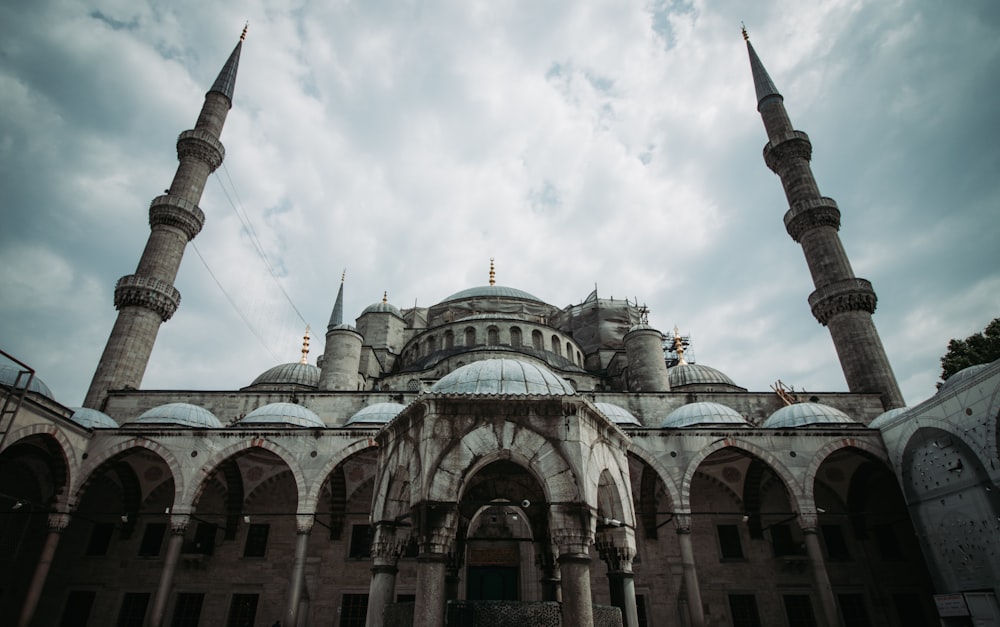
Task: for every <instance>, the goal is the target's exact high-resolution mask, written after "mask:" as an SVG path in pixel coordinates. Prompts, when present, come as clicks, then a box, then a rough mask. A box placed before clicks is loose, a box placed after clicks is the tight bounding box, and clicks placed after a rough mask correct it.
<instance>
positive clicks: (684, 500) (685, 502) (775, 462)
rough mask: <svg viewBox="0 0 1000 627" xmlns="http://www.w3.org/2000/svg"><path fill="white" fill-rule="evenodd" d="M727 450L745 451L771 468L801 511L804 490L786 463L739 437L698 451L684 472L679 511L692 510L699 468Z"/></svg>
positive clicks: (714, 443)
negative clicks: (709, 458) (712, 456)
mask: <svg viewBox="0 0 1000 627" xmlns="http://www.w3.org/2000/svg"><path fill="white" fill-rule="evenodd" d="M727 448H733V449H737V450H740V451H743V452H744V453H748V454H750V455H752V456H753V457H756V458H757V459H759V460H761V461H762V462H764V463H765V464H767V466H769V467H770V469H771V470H772V471H773V472H774V473H775V475H777V477H778V478H779V479H780V480H781V482H782V483H783V484H784V486H785V489H786V491H787V492H788V498H789V502H790V504H791V506H792V508H793V509H794V510H795V511H799V508H800V500H801V497H802V495H803V490H802V486H801V485H800V483H799V482H798V481H797V480H796V479H795V475H794V474H793V473H792V472H791V471H790V470H789V469H788V467H787V466H785V464H784V463H782V462H781V460H779V459H778V458H777V456H776V455H775V454H774V453H772V452H771V451H769V450H767V449H764V448H761V447H760V446H758V445H757V444H754V443H753V442H749V441H747V440H744V439H742V438H738V437H728V438H722V439H720V440H716V441H715V442H712V443H711V444H709V445H708V446H706V447H704V448H703V449H701V450H700V451H698V453H697V454H696V455H695V456H694V457H692V458H691V460H690V461H689V462H688V466H687V468H686V469H685V470H684V478H683V480H682V481H681V486H680V501H679V502H678V506H679V507H678V509H680V510H681V511H690V510H691V481H692V480H693V479H694V474H695V472H697V470H698V467H699V466H701V463H702V462H703V461H705V459H706V458H707V457H708V456H709V455H711V454H712V453H715V452H717V451H721V450H723V449H727Z"/></svg>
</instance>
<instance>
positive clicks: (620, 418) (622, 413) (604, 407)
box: [594, 403, 642, 427]
mask: <svg viewBox="0 0 1000 627" xmlns="http://www.w3.org/2000/svg"><path fill="white" fill-rule="evenodd" d="M594 407H596V408H597V409H599V410H600V411H601V413H602V414H604V415H605V416H607V417H608V418H610V419H611V422H613V423H615V424H616V425H625V426H628V425H634V426H639V427H641V426H642V423H641V422H639V419H638V418H636V417H635V416H634V415H632V412H630V411H629V410H627V409H625V408H624V407H621V406H619V405H615V404H614V403H594Z"/></svg>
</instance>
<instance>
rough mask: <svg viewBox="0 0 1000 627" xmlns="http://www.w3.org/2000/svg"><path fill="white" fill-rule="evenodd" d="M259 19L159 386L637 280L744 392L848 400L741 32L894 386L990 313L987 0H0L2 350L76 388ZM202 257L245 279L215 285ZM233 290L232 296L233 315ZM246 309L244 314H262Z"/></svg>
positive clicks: (62, 395) (998, 47) (993, 97)
mask: <svg viewBox="0 0 1000 627" xmlns="http://www.w3.org/2000/svg"><path fill="white" fill-rule="evenodd" d="M244 20H249V22H250V34H249V37H248V39H247V42H246V44H245V45H244V49H243V56H242V61H241V65H240V73H239V77H238V80H237V85H236V95H235V103H234V107H233V109H232V111H231V112H230V115H229V119H228V121H227V123H226V127H225V130H224V131H223V135H222V141H223V143H224V144H225V146H226V149H227V158H226V162H225V167H224V168H220V170H219V171H218V172H217V173H216V174H215V175H213V176H212V177H211V179H210V180H209V182H208V185H207V188H206V192H205V195H204V197H203V198H202V202H201V207H202V208H203V209H204V211H205V213H206V214H207V222H206V226H205V229H204V230H203V231H202V233H201V234H200V235H199V236H198V237H197V238H196V239H195V240H194V245H195V246H196V247H197V251H196V250H195V248H193V247H192V246H190V245H189V247H188V249H187V253H186V254H185V259H184V262H183V264H182V266H181V271H180V275H179V277H178V280H177V283H176V286H177V288H178V289H179V290H180V292H181V294H182V295H183V302H182V304H181V307H180V309H179V310H178V312H177V314H176V315H175V316H174V318H173V319H172V320H171V321H169V322H168V323H166V324H165V325H163V327H162V328H161V330H160V335H159V338H158V341H157V344H156V348H155V349H154V351H153V355H152V358H151V360H150V364H149V368H148V369H147V372H146V377H145V379H144V382H143V387H145V388H148V389H159V388H180V389H235V388H239V387H242V386H244V385H247V384H249V383H250V381H251V380H252V379H253V378H254V377H255V376H256V375H257V374H258V373H260V372H261V371H263V370H265V369H266V368H268V367H270V366H272V365H274V364H276V363H282V362H291V361H296V360H297V358H298V356H299V348H300V341H301V339H300V338H301V335H302V332H303V327H304V324H303V323H302V322H301V321H300V320H299V319H298V316H297V314H296V313H295V311H294V310H293V308H292V307H291V306H290V305H289V304H288V302H287V301H286V300H285V297H284V296H283V295H282V292H281V289H279V287H278V285H277V284H276V282H275V281H274V280H273V279H272V278H271V277H270V276H269V274H268V271H267V269H266V268H265V266H264V264H263V262H262V261H261V260H260V258H259V257H258V256H257V254H256V252H255V251H254V248H253V246H252V244H251V238H250V237H249V236H248V234H247V231H246V230H245V229H244V228H243V226H242V223H241V220H240V218H239V216H238V215H237V213H236V211H235V210H234V208H233V206H234V205H235V206H237V207H238V208H239V209H240V210H241V211H245V212H246V214H247V215H248V216H249V219H250V221H251V222H252V224H253V226H254V228H255V230H256V234H257V237H258V238H259V240H260V242H261V244H262V245H263V247H264V249H265V251H266V254H267V256H268V258H269V262H270V263H271V265H272V266H273V267H274V270H275V273H276V274H277V276H278V277H279V278H278V282H280V286H281V288H283V290H284V291H285V292H286V293H287V294H288V295H289V297H290V299H291V300H292V301H293V302H294V304H295V307H296V308H297V309H298V310H299V311H300V312H301V314H302V316H303V317H304V318H305V319H306V321H307V322H309V323H310V324H311V325H312V327H313V329H314V330H315V331H316V332H315V333H314V339H313V344H312V353H311V355H310V358H311V361H314V360H315V357H316V356H317V355H319V354H321V352H322V345H323V340H322V331H323V329H324V328H325V325H326V321H327V319H328V317H329V314H330V309H331V306H332V304H333V299H334V295H335V293H336V289H337V286H338V283H339V280H340V274H341V271H342V270H343V269H344V268H346V269H347V283H346V290H345V296H346V298H345V301H346V302H345V317H346V318H348V319H349V320H352V319H353V318H354V317H355V316H356V315H357V314H358V313H360V311H361V310H362V309H363V308H364V307H365V306H367V305H368V304H371V303H373V302H377V301H379V300H380V299H381V297H382V293H383V290H386V291H388V294H389V301H390V302H391V303H393V304H395V305H397V306H399V307H409V306H412V305H413V304H414V302H416V303H418V304H419V305H421V306H429V305H431V304H433V303H435V302H438V301H440V300H441V299H443V298H444V297H446V296H448V295H449V294H451V293H453V292H456V291H458V290H461V289H464V288H467V287H471V286H475V285H483V284H485V283H486V281H487V271H488V267H489V258H490V257H495V258H496V263H497V278H498V283H500V284H502V285H509V286H513V287H517V288H520V289H523V290H526V291H528V292H531V293H533V294H535V295H537V296H538V297H540V298H542V299H543V300H545V301H547V302H549V303H552V304H555V305H558V306H565V305H568V304H571V303H577V302H580V301H581V300H583V299H584V298H585V297H586V295H587V294H588V293H589V292H590V291H591V290H592V289H593V288H594V284H595V283H596V284H597V286H598V291H599V293H600V295H601V296H602V297H611V296H613V297H615V298H624V297H628V298H636V297H637V298H638V299H639V301H640V302H645V303H647V304H648V306H649V308H650V310H651V315H650V322H651V324H653V325H654V326H656V327H658V328H660V329H661V330H668V329H671V328H672V327H673V326H674V325H678V326H679V327H680V329H681V331H682V332H684V333H687V334H690V335H691V337H692V342H693V345H692V347H693V349H694V353H695V357H696V359H697V361H698V362H699V363H704V364H707V365H711V366H714V367H716V368H719V369H721V370H723V371H724V372H726V373H727V374H729V375H730V376H731V377H732V378H733V379H734V380H736V382H737V383H739V384H740V385H743V386H746V387H748V388H750V389H751V390H755V391H760V390H767V389H768V386H769V385H770V384H771V383H773V382H774V381H775V380H776V379H779V378H780V379H782V380H783V381H785V382H786V383H788V384H791V385H793V386H795V387H796V389H805V390H810V391H843V390H846V384H845V382H844V378H843V375H842V373H841V371H840V367H839V363H838V361H837V358H836V354H835V352H834V348H833V344H832V342H831V340H830V337H829V334H828V332H827V330H826V329H825V328H823V327H821V326H820V325H818V324H817V323H816V322H815V320H814V319H813V318H812V316H811V314H810V312H809V307H808V304H807V302H806V297H807V296H808V294H809V293H810V292H811V291H812V289H813V286H812V283H811V279H810V278H809V274H808V271H807V268H806V264H805V261H804V259H803V257H802V252H801V249H800V248H799V246H798V245H797V244H795V243H794V242H793V241H792V240H791V239H790V238H789V237H788V235H787V234H786V233H785V231H784V227H783V224H782V216H783V214H784V212H785V211H786V209H787V205H786V202H785V199H784V195H783V193H782V190H781V185H780V183H779V180H778V178H777V177H776V176H774V175H773V174H772V173H771V172H770V171H769V170H768V169H767V168H766V166H765V165H764V163H763V160H762V158H761V147H762V146H763V144H764V142H765V139H766V138H765V135H764V131H763V127H762V125H761V122H760V119H759V117H758V115H757V113H756V107H755V105H756V103H755V99H754V90H753V83H752V79H751V75H750V70H749V64H748V61H747V55H746V49H745V46H744V43H743V40H742V38H741V37H740V32H739V27H740V22H741V21H745V22H746V24H747V27H748V29H749V30H750V33H751V37H752V40H753V42H754V44H755V47H756V49H757V51H758V53H759V54H760V55H761V57H762V59H763V60H764V63H765V64H766V65H767V67H768V69H769V71H770V73H771V76H772V78H773V79H774V81H775V83H776V84H777V86H778V88H779V90H780V91H781V92H782V93H783V94H784V96H785V104H786V106H787V108H788V111H789V113H790V115H791V117H792V121H793V123H794V124H795V126H796V128H798V129H801V130H803V131H805V132H807V133H808V134H809V135H810V137H811V138H812V141H813V145H814V154H813V169H814V173H815V175H816V178H817V180H818V183H819V186H820V189H821V191H822V192H823V193H824V194H825V195H827V196H830V197H833V198H835V199H836V200H837V201H838V202H839V204H840V207H841V210H842V212H843V227H842V229H841V237H842V239H843V241H844V244H845V247H846V249H847V251H848V254H849V256H850V258H851V260H852V262H853V265H854V269H855V272H856V274H857V275H858V276H861V277H864V278H867V279H869V280H871V281H872V282H873V284H874V285H875V289H876V291H877V293H878V295H879V308H878V312H877V313H876V315H875V321H876V325H877V327H878V329H879V331H880V333H881V336H882V340H883V342H884V344H885V346H886V350H887V352H888V355H889V359H890V361H891V362H892V364H893V366H894V368H895V371H896V375H897V377H898V379H899V382H900V385H901V387H902V389H903V394H904V396H905V398H906V400H907V402H908V403H909V404H911V405H912V404H915V403H917V402H919V401H921V400H923V399H925V398H927V397H929V396H930V395H932V394H933V393H934V389H935V388H934V384H935V381H936V380H937V378H938V375H939V372H940V366H939V363H938V359H939V357H940V356H941V355H942V354H943V352H944V351H945V347H946V344H947V342H948V339H949V338H952V337H965V336H967V335H969V334H971V333H973V332H976V331H979V330H981V329H982V328H983V327H984V326H985V325H986V323H987V322H988V321H989V320H991V319H992V318H994V317H996V316H1000V219H998V217H1000V216H998V213H1000V211H998V208H1000V122H998V121H997V117H996V109H997V100H998V98H997V96H998V88H1000V80H998V77H1000V4H998V3H997V2H995V0H963V1H962V2H940V1H933V0H927V1H919V0H910V1H888V2H861V1H858V0H830V1H825V2H812V1H805V2H804V1H802V0H798V1H780V0H761V1H759V2H754V3H746V2H740V1H737V0H712V1H711V2H708V1H701V0H691V1H685V0H676V1H672V2H661V1H655V0H654V1H648V0H638V1H625V0H608V1H598V0H589V1H586V2H581V1H579V0H567V1H565V2H562V1H546V2H534V1H532V2H515V1H511V2H476V1H468V2H466V1H462V2H459V1H455V2H373V1H365V2H357V3H352V2H308V1H299V2H295V1H292V2H289V1H287V0H280V1H279V0H274V1H271V0H249V1H242V2H235V1H224V2H203V1H201V0H197V1H195V0H191V1H188V0H180V1H176V2H169V3H167V2H159V1H152V2H150V1H136V0H103V1H102V0H98V1H93V0H91V1H80V0H41V1H35V2H6V3H3V4H2V5H0V190H2V197H0V198H2V200H0V211H2V218H3V220H2V223H0V224H2V226H0V348H2V349H3V350H5V351H7V352H9V353H12V354H13V355H14V356H16V357H17V358H19V359H21V360H22V361H26V362H27V363H29V364H30V365H31V366H33V367H34V368H36V370H37V371H38V374H39V376H40V377H41V378H42V379H43V380H44V381H45V382H46V383H48V385H49V386H50V387H51V388H52V389H53V391H54V392H55V395H56V398H57V399H58V400H60V401H61V402H62V403H64V404H66V405H71V406H75V405H78V404H79V403H80V402H81V401H82V399H83V396H84V393H85V391H86V387H87V385H89V382H90V378H91V376H92V375H93V371H94V368H95V366H96V363H97V360H98V358H99V356H100V353H101V351H102V349H103V346H104V343H105V342H106V340H107V337H108V334H109V332H110V330H111V326H112V324H113V322H114V318H115V311H114V309H113V306H112V293H113V286H114V283H115V281H116V280H117V279H118V277H120V276H122V275H125V274H130V273H132V272H133V271H134V268H135V265H136V263H137V262H138V259H139V256H140V254H141V252H142V248H143V246H144V244H145V241H146V238H147V236H148V233H149V227H148V222H147V207H148V204H149V201H150V200H152V198H154V197H155V196H157V195H158V194H159V193H161V191H162V190H163V189H164V188H166V187H168V186H169V184H170V181H171V179H172V177H173V174H174V170H175V168H176V164H177V162H176V154H175V151H174V141H175V139H176V136H177V134H178V133H179V132H180V131H183V130H185V129H188V128H191V127H192V126H193V125H194V121H195V119H196V117H197V114H198V111H199V109H200V107H201V103H202V98H203V95H204V93H205V91H206V90H207V89H208V87H209V86H210V85H211V84H212V81H213V80H214V78H215V75H216V74H217V73H218V71H219V69H220V68H221V67H222V64H223V63H224V61H225V59H226V57H227V56H228V54H229V52H230V51H231V50H232V47H233V45H234V44H235V43H236V40H237V37H238V35H239V32H240V29H241V28H242V26H243V22H244ZM198 253H200V255H201V257H203V258H204V260H205V262H206V263H207V266H208V267H209V268H211V272H212V273H214V275H215V277H217V279H218V281H219V282H220V283H221V284H222V286H223V287H224V288H225V290H226V292H227V293H228V295H229V296H228V297H227V296H226V294H224V293H223V292H222V291H220V289H219V287H218V286H217V285H216V283H215V280H213V278H212V275H211V274H210V273H209V271H208V270H207V269H206V265H205V264H203V263H202V261H201V260H200V259H199V254H198ZM229 300H232V301H233V302H234V303H235V304H236V306H237V308H238V309H239V311H240V313H237V311H236V309H234V307H233V306H232V305H231V304H230V302H229ZM244 318H245V319H246V321H247V322H249V326H252V327H253V331H251V330H250V329H249V328H248V324H247V322H245V321H244Z"/></svg>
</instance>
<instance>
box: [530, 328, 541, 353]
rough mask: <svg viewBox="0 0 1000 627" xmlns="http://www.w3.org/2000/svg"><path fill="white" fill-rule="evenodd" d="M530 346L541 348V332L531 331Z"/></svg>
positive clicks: (536, 348)
mask: <svg viewBox="0 0 1000 627" xmlns="http://www.w3.org/2000/svg"><path fill="white" fill-rule="evenodd" d="M531 346H532V348H534V349H535V350H542V332H541V331H539V330H537V329H536V330H534V331H532V332H531Z"/></svg>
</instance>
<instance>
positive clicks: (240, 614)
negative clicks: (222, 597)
mask: <svg viewBox="0 0 1000 627" xmlns="http://www.w3.org/2000/svg"><path fill="white" fill-rule="evenodd" d="M259 597H260V595H259V594H234V595H233V600H232V601H230V602H229V618H227V619H226V627H253V626H254V621H255V620H257V599H258V598H259Z"/></svg>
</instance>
